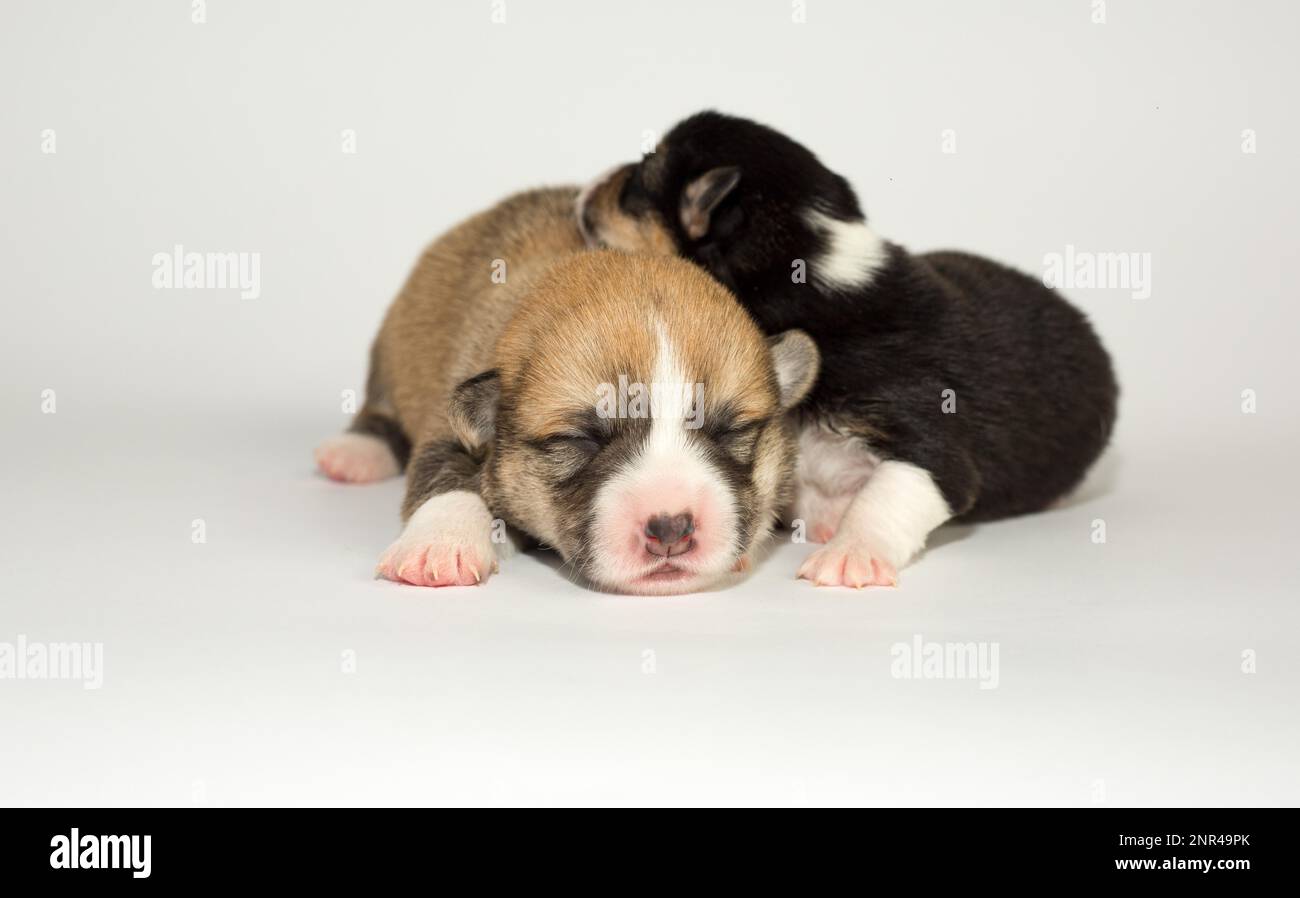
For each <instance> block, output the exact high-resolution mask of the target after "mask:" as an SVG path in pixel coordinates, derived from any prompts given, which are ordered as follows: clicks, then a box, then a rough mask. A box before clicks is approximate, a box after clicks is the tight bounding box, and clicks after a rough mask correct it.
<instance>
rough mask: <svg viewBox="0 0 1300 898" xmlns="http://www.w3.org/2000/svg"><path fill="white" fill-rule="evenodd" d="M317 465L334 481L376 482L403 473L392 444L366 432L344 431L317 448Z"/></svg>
mask: <svg viewBox="0 0 1300 898" xmlns="http://www.w3.org/2000/svg"><path fill="white" fill-rule="evenodd" d="M316 465H317V467H319V468H320V469H321V471H322V472H324V473H325V475H326V476H328V477H329V478H330V479H331V480H341V481H343V482H345V483H373V482H374V481H376V480H384V479H386V478H388V477H396V476H397V475H398V474H400V473H401V468H400V467H399V466H398V464H397V459H396V458H394V457H393V451H392V450H391V449H389V448H388V444H387V443H385V442H384V441H383V440H381V439H379V437H372V436H370V435H369V434H365V433H341V434H339V435H338V436H332V437H330V438H329V439H328V440H326V441H325V442H323V443H321V444H320V446H319V447H317V449H316Z"/></svg>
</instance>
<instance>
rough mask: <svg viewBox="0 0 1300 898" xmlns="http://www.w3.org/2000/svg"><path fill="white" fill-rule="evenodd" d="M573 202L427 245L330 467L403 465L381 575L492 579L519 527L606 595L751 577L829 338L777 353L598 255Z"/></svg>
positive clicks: (325, 452) (723, 311) (641, 264)
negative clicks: (501, 548) (746, 570)
mask: <svg viewBox="0 0 1300 898" xmlns="http://www.w3.org/2000/svg"><path fill="white" fill-rule="evenodd" d="M576 196H577V190H576V188H575V189H567V190H565V189H556V190H539V191H534V192H531V193H524V194H520V195H518V196H515V197H512V198H510V199H508V200H506V201H505V202H503V203H501V204H500V205H498V206H497V207H495V208H493V209H490V210H488V211H487V212H484V213H482V214H480V215H477V216H475V217H473V218H471V219H469V220H468V221H466V222H465V223H463V224H461V225H459V226H458V227H456V228H453V229H452V230H451V231H450V232H449V233H447V234H446V235H445V236H443V237H442V238H441V239H439V240H438V241H436V242H435V243H434V244H433V245H432V246H431V247H429V249H428V250H427V251H426V252H425V254H424V256H423V257H422V258H421V259H420V261H419V263H418V264H417V265H416V267H415V270H414V272H412V274H411V276H410V278H409V280H408V281H407V284H406V286H405V287H404V288H403V290H402V292H401V293H400V294H399V295H398V297H397V299H396V300H395V301H394V303H393V305H392V307H391V308H390V309H389V312H388V316H387V318H386V319H385V321H384V324H383V326H382V328H381V329H380V332H379V336H378V338H377V339H376V340H375V343H374V347H373V349H372V353H371V370H370V377H369V383H368V386H367V395H366V402H365V406H364V407H363V408H362V409H361V411H360V412H359V413H358V415H357V417H356V420H355V421H354V422H353V424H352V427H351V429H350V431H349V432H348V433H346V434H343V435H341V436H339V437H336V438H334V439H332V440H329V441H327V442H326V443H325V444H324V445H323V446H322V447H321V448H320V449H319V450H317V456H316V457H317V461H318V463H319V464H320V467H321V468H322V470H324V471H325V472H326V473H327V474H329V475H330V476H331V477H334V478H335V479H339V480H346V481H351V482H365V481H369V480H376V479H379V478H381V477H385V476H390V475H394V474H396V473H397V472H398V471H399V470H400V468H401V467H402V466H403V465H405V466H406V469H407V491H406V499H405V502H404V503H403V507H402V517H403V519H404V521H405V522H406V526H405V529H404V531H403V532H402V535H401V536H400V537H399V538H398V540H397V541H396V542H395V543H393V544H392V546H390V547H389V549H388V551H387V552H385V553H384V555H383V558H382V559H381V561H380V563H379V568H378V572H379V573H380V574H381V575H383V576H384V577H387V578H389V579H391V580H398V581H402V582H406V583H412V584H415V585H418V586H451V585H473V584H476V583H479V582H481V581H482V580H484V579H486V578H487V577H488V575H489V574H491V573H492V572H493V571H495V570H496V568H497V562H498V555H497V549H498V545H499V544H500V537H499V536H497V538H496V539H494V536H496V535H497V534H499V533H500V531H501V528H500V526H499V525H498V524H497V523H496V521H495V519H501V520H502V521H504V522H505V523H508V524H510V525H512V526H514V527H517V528H518V529H519V530H522V531H523V532H524V533H526V534H528V535H530V536H531V537H533V538H534V539H535V540H537V541H539V542H541V543H543V544H545V545H547V546H550V547H553V548H555V549H556V550H558V551H559V553H560V555H561V556H562V557H563V558H564V560H565V561H566V562H567V563H569V564H570V565H572V566H573V568H574V569H575V570H576V571H578V572H579V573H580V574H582V575H583V576H585V577H586V578H587V579H588V580H589V581H591V582H592V583H594V584H596V585H597V586H599V587H602V588H605V589H609V590H613V591H617V592H627V593H679V592H689V591H693V590H698V589H703V588H705V587H708V586H710V585H712V584H714V583H716V582H717V581H718V580H720V579H721V578H723V577H724V576H725V575H727V574H728V573H730V572H731V571H733V570H735V569H738V568H741V567H743V566H744V564H745V563H746V560H747V557H748V553H749V552H750V551H751V550H752V549H753V548H754V547H755V545H756V544H757V543H758V542H759V540H761V539H762V538H763V537H765V536H766V534H767V533H768V531H769V528H770V526H771V524H772V523H773V522H774V521H775V519H776V514H777V511H778V510H779V508H780V507H781V505H782V503H784V502H785V501H787V500H788V497H789V495H790V489H789V485H790V475H791V473H792V468H793V453H794V448H795V447H794V431H793V428H792V426H791V424H790V423H789V420H788V416H787V415H786V414H785V412H786V410H787V409H789V408H790V407H791V406H793V405H794V404H796V403H797V402H799V401H800V400H801V399H802V398H803V397H804V395H805V394H806V393H807V391H808V389H809V388H810V387H811V385H812V382H813V380H814V379H815V377H816V372H817V362H818V357H817V350H816V347H815V346H814V344H813V342H812V340H811V339H809V337H808V336H807V335H805V334H802V333H799V332H797V331H796V332H791V333H788V334H784V335H782V336H781V337H777V338H772V339H767V338H765V337H764V336H763V335H762V334H761V332H760V331H759V329H758V328H757V327H756V326H755V325H754V324H753V322H752V321H751V320H750V319H749V317H748V316H747V315H746V314H745V312H744V310H742V309H741V308H740V306H739V305H737V304H736V302H735V300H734V298H732V296H731V295H730V294H729V293H728V292H727V290H726V289H725V288H723V287H722V286H721V285H720V284H718V283H717V282H716V281H715V280H714V279H712V278H710V277H709V276H708V275H707V274H705V273H704V272H703V271H701V270H699V269H698V268H697V267H695V266H694V265H691V264H689V263H687V262H684V261H682V260H680V259H675V258H671V257H660V258H652V257H648V256H631V255H626V254H624V253H621V252H611V251H603V252H595V253H593V252H585V251H583V249H584V247H583V241H582V238H581V235H580V234H579V232H578V229H577V226H576V223H575V221H574V219H573V205H574V201H575V198H576ZM720 335H725V336H726V339H725V340H719V339H718V338H719V336H720Z"/></svg>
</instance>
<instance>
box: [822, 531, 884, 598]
mask: <svg viewBox="0 0 1300 898" xmlns="http://www.w3.org/2000/svg"><path fill="white" fill-rule="evenodd" d="M881 555H882V553H879V552H873V551H872V550H871V548H870V547H868V546H867V544H866V543H865V542H864V541H862V540H857V539H852V538H849V537H848V536H847V535H842V536H839V537H836V538H835V539H832V540H831V541H830V542H829V543H827V544H826V545H825V546H822V547H821V548H820V549H818V550H817V551H816V552H813V553H812V554H811V555H809V556H808V557H807V558H806V559H805V560H804V563H803V565H802V566H800V568H799V577H800V579H803V580H811V581H812V582H813V584H814V585H816V586H851V587H853V588H854V589H861V588H862V587H864V586H897V585H898V569H897V568H896V567H895V565H893V564H892V563H890V562H889V561H886V560H885V559H884V558H883V557H881Z"/></svg>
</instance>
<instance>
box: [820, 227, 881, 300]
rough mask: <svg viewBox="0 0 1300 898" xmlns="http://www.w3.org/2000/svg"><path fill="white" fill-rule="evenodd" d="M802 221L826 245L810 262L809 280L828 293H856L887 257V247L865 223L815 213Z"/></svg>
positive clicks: (873, 275)
mask: <svg viewBox="0 0 1300 898" xmlns="http://www.w3.org/2000/svg"><path fill="white" fill-rule="evenodd" d="M806 219H807V221H808V223H809V224H810V225H812V226H813V227H814V228H816V229H818V230H819V231H821V232H822V233H823V234H824V235H825V237H826V241H827V243H828V244H829V246H828V248H827V250H826V251H825V252H824V253H822V254H821V255H820V256H819V257H818V258H816V259H813V260H811V262H810V266H811V269H812V276H813V280H815V281H816V282H817V283H818V285H820V286H822V287H824V288H826V289H829V290H856V289H860V288H862V287H865V286H866V285H867V284H869V283H871V280H872V278H873V277H875V274H876V272H877V271H879V270H880V269H881V268H883V267H884V265H885V262H886V260H887V259H888V257H889V246H888V244H886V243H885V241H884V239H883V238H882V237H881V236H880V235H879V234H877V233H876V232H875V231H873V230H871V228H870V227H868V226H867V223H866V222H865V221H845V220H843V219H840V218H834V217H832V216H830V215H827V214H826V213H825V212H821V211H819V210H817V209H810V210H808V213H807V216H806Z"/></svg>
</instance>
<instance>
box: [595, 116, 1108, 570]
mask: <svg viewBox="0 0 1300 898" xmlns="http://www.w3.org/2000/svg"><path fill="white" fill-rule="evenodd" d="M576 211H577V217H578V221H579V224H580V226H581V228H582V231H583V234H584V236H585V237H586V239H587V241H588V243H589V244H591V245H599V246H612V247H617V248H620V249H626V250H633V251H641V252H672V253H677V254H679V255H682V256H685V257H686V258H688V259H692V260H694V261H695V262H696V263H698V264H699V265H701V266H702V267H704V268H705V269H707V270H708V271H709V272H711V273H712V274H713V275H714V276H715V277H716V278H718V280H720V281H721V282H722V283H723V284H725V285H727V286H728V287H730V288H731V289H732V291H733V292H734V293H735V294H736V296H737V297H739V299H740V301H741V303H742V304H743V305H744V306H745V307H746V308H747V309H748V310H749V312H750V313H751V314H752V315H753V316H754V318H755V319H756V320H757V321H758V323H759V325H760V326H761V327H762V328H763V329H764V330H765V331H766V332H768V333H779V332H781V331H784V330H786V329H788V328H795V327H797V328H800V329H802V330H804V331H806V332H807V333H808V334H810V335H811V336H812V337H813V339H814V340H815V341H816V342H817V344H818V347H819V348H820V350H821V355H822V368H821V374H820V376H819V378H818V380H817V383H816V385H815V386H814V388H813V392H812V393H811V394H810V396H809V398H808V399H807V400H806V401H805V403H804V405H803V407H802V408H803V420H802V431H801V437H800V460H799V465H798V470H797V477H796V490H797V494H798V498H797V500H796V502H795V506H794V508H793V509H792V510H791V513H790V517H791V518H792V519H799V520H802V521H804V522H805V526H806V527H807V528H808V534H809V536H810V537H811V538H812V539H813V540H814V541H817V542H825V543H826V545H825V546H824V547H822V548H821V549H819V550H818V551H817V552H815V553H814V554H813V555H811V556H810V557H809V558H808V559H807V561H806V562H805V563H804V565H803V567H802V568H801V569H800V571H799V576H800V577H804V578H806V579H809V580H812V581H813V582H815V583H817V584H820V585H847V586H868V585H892V584H894V583H896V578H897V570H898V569H899V568H900V567H902V566H903V565H905V564H906V563H907V562H908V561H909V560H911V559H912V558H913V557H914V556H915V555H916V553H917V552H919V551H920V550H921V548H922V547H923V546H924V545H925V541H926V537H927V535H928V534H929V533H930V531H931V530H933V529H934V528H936V527H938V526H939V525H940V524H943V523H944V522H945V521H948V520H952V519H957V520H962V521H982V520H989V519H992V518H1000V517H1005V516H1009V515H1017V514H1023V513H1026V512H1032V511H1038V510H1040V509H1043V508H1045V507H1047V506H1048V505H1050V504H1051V503H1053V502H1054V501H1056V500H1057V499H1059V498H1061V497H1062V496H1064V495H1065V494H1066V493H1068V492H1069V491H1070V490H1071V489H1073V488H1074V487H1075V486H1077V485H1078V483H1079V482H1080V480H1082V478H1083V476H1084V474H1085V473H1086V471H1087V469H1088V467H1089V466H1090V465H1091V464H1092V463H1093V461H1094V460H1096V458H1097V457H1098V455H1100V453H1101V451H1102V449H1103V448H1104V447H1105V445H1106V443H1107V441H1108V439H1109V438H1110V433H1111V429H1112V427H1113V426H1114V422H1115V406H1116V399H1117V395H1118V389H1117V386H1116V383H1115V377H1114V373H1113V371H1112V369H1111V363H1110V358H1109V356H1108V355H1107V353H1106V350H1105V349H1104V348H1103V347H1102V345H1101V342H1100V340H1098V338H1097V335H1096V333H1095V332H1094V331H1093V329H1092V327H1091V326H1090V325H1089V323H1088V321H1087V320H1086V319H1085V317H1084V316H1083V314H1082V313H1081V312H1079V311H1078V310H1077V309H1075V308H1074V307H1073V306H1071V305H1070V304H1069V303H1067V302H1066V301H1065V300H1064V299H1063V298H1061V297H1060V296H1059V295H1058V294H1057V293H1055V292H1054V291H1052V290H1050V289H1048V288H1047V287H1045V286H1044V285H1043V284H1042V283H1041V282H1039V281H1037V280H1035V279H1033V278H1031V277H1028V276H1026V275H1024V274H1021V273H1020V272H1017V271H1013V270H1012V269H1010V268H1007V267H1005V266H1003V265H1000V264H998V263H997V262H993V261H991V260H989V259H984V258H980V257H978V256H973V255H969V254H967V253H960V252H935V253H925V254H920V255H912V254H911V253H909V252H907V251H906V250H905V249H903V248H902V247H900V246H898V245H896V244H893V243H890V242H888V241H886V240H884V239H882V238H881V237H880V236H878V235H877V234H876V233H875V232H874V231H873V230H872V229H871V228H870V227H869V226H868V225H867V222H866V219H865V217H864V215H863V213H862V208H861V207H860V206H859V205H858V200H857V197H856V196H855V195H854V193H853V190H852V188H851V187H850V186H849V184H848V182H847V181H846V180H845V179H844V178H842V177H841V176H839V175H837V174H835V173H834V172H832V171H830V170H829V169H828V168H826V167H825V166H824V165H822V164H821V162H819V161H818V159H817V157H816V156H814V155H813V154H812V153H811V152H810V151H809V150H807V149H806V148H805V147H803V146H801V145H800V144H798V143H796V142H795V141H793V140H791V139H790V138H788V137H786V136H785V135H783V134H780V133H779V132H777V131H774V130H772V129H771V128H768V127H765V126H763V125H760V124H757V123H755V122H752V121H748V120H746V119H741V118H735V117H732V116H726V115H722V114H719V113H716V112H702V113H699V114H697V115H694V116H692V117H690V118H688V119H686V120H685V121H683V122H681V123H679V124H678V125H677V126H676V127H674V128H673V129H672V131H670V132H669V133H668V135H667V137H665V138H664V140H663V142H662V143H661V144H660V145H659V146H658V147H657V148H656V149H655V151H654V152H653V153H650V154H647V155H646V157H645V158H644V159H643V160H642V161H641V162H639V163H634V164H629V165H624V166H622V167H620V168H617V169H615V170H614V171H612V172H610V173H609V174H607V175H605V176H603V177H601V178H599V179H597V181H596V182H594V183H593V184H591V185H590V186H588V187H587V188H586V189H585V190H584V191H583V192H582V193H581V195H580V196H579V198H578V203H577V210H576Z"/></svg>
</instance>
